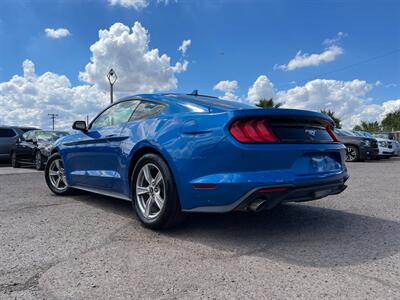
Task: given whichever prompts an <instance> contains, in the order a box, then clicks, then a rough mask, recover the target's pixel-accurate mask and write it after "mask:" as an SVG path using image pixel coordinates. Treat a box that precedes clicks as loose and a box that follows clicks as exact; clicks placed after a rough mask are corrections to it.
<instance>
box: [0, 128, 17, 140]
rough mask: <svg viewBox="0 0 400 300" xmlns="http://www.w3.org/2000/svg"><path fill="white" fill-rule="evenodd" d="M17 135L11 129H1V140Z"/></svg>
mask: <svg viewBox="0 0 400 300" xmlns="http://www.w3.org/2000/svg"><path fill="white" fill-rule="evenodd" d="M16 135H17V134H16V133H15V131H14V130H12V129H11V128H0V138H9V137H14V136H16Z"/></svg>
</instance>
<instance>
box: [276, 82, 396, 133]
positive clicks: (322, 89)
mask: <svg viewBox="0 0 400 300" xmlns="http://www.w3.org/2000/svg"><path fill="white" fill-rule="evenodd" d="M373 87H374V84H370V83H367V82H366V81H362V80H358V79H355V80H352V81H338V80H326V79H316V80H313V81H309V82H307V83H306V84H305V85H303V86H296V87H294V88H292V89H289V90H287V91H280V92H278V93H277V99H276V100H277V101H278V102H282V103H283V107H286V108H295V109H307V110H314V111H320V110H321V109H325V110H327V109H329V110H332V111H334V112H335V113H336V115H337V116H338V117H340V118H341V119H342V120H343V125H344V127H346V128H353V127H354V126H355V125H357V124H359V123H360V122H361V120H363V121H376V120H378V121H380V120H382V118H383V117H384V116H385V115H386V114H387V113H388V112H391V111H393V110H395V109H399V108H400V99H398V100H391V101H386V102H384V103H382V104H374V103H371V101H370V99H369V98H368V97H367V94H368V93H369V92H370V91H371V90H372V88H373Z"/></svg>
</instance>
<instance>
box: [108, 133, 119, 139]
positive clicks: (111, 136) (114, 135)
mask: <svg viewBox="0 0 400 300" xmlns="http://www.w3.org/2000/svg"><path fill="white" fill-rule="evenodd" d="M116 136H117V135H116V134H109V135H106V136H105V138H106V139H109V138H113V137H116Z"/></svg>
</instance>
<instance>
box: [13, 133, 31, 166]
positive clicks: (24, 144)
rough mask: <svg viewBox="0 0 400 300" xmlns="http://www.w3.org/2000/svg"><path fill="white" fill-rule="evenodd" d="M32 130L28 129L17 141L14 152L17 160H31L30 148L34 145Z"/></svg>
mask: <svg viewBox="0 0 400 300" xmlns="http://www.w3.org/2000/svg"><path fill="white" fill-rule="evenodd" d="M34 138H35V135H34V131H28V132H26V133H24V134H23V135H22V137H21V138H20V139H19V141H17V144H16V148H15V153H16V155H17V160H18V161H22V162H32V149H33V147H34V143H33V141H34Z"/></svg>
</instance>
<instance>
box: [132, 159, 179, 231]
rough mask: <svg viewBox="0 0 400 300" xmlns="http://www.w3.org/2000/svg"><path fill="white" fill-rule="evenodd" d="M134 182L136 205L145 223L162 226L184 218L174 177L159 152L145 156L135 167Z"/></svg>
mask: <svg viewBox="0 0 400 300" xmlns="http://www.w3.org/2000/svg"><path fill="white" fill-rule="evenodd" d="M131 185H132V198H133V199H132V202H133V206H134V209H135V212H136V215H137V216H138V218H139V219H140V221H141V222H142V224H143V225H144V226H145V227H148V228H151V229H163V228H168V227H172V226H175V225H177V224H178V223H180V222H181V221H182V220H183V213H182V212H181V207H180V203H179V199H178V193H177V190H176V186H175V181H174V178H173V176H172V174H171V171H170V170H169V167H168V165H167V164H166V162H165V161H164V160H163V159H162V158H161V157H160V156H158V155H156V154H146V155H144V156H142V157H141V158H140V159H139V161H138V162H137V164H136V166H135V169H134V170H133V173H132V178H131Z"/></svg>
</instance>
